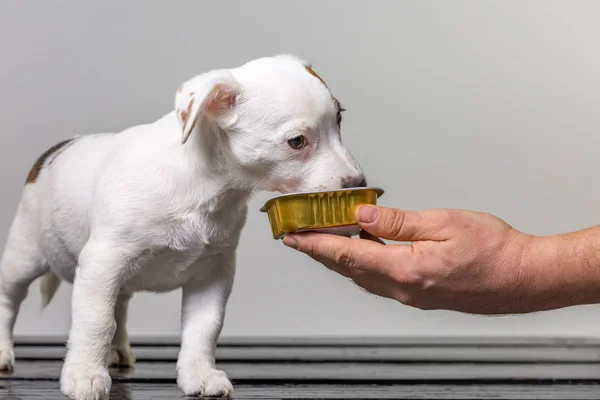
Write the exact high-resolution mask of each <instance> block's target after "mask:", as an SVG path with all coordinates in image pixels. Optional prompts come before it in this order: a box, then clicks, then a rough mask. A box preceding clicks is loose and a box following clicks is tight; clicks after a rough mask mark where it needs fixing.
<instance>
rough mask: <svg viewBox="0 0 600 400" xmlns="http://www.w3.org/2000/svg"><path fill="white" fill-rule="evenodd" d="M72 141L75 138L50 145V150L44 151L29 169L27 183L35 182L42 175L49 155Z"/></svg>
mask: <svg viewBox="0 0 600 400" xmlns="http://www.w3.org/2000/svg"><path fill="white" fill-rule="evenodd" d="M72 141H73V139H68V140H64V141H62V142H60V143H58V144H55V145H54V146H52V147H50V148H49V149H48V150H46V151H45V152H44V154H42V155H41V156H40V158H38V159H37V161H36V162H35V164H33V167H32V168H31V170H30V171H29V174H28V175H27V180H26V181H25V184H28V183H34V182H35V181H37V178H38V176H39V175H40V172H41V171H42V168H44V165H45V163H46V160H48V157H50V156H51V155H52V154H54V153H56V152H57V151H59V150H60V149H61V148H62V147H64V146H65V145H67V144H69V143H71V142H72Z"/></svg>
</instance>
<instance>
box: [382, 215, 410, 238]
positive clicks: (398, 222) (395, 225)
mask: <svg viewBox="0 0 600 400" xmlns="http://www.w3.org/2000/svg"><path fill="white" fill-rule="evenodd" d="M404 217H405V213H404V212H403V211H400V210H390V211H388V212H386V213H384V219H383V227H384V229H385V230H386V231H387V232H388V233H389V234H390V235H391V236H392V237H398V236H400V234H401V233H402V228H403V227H404Z"/></svg>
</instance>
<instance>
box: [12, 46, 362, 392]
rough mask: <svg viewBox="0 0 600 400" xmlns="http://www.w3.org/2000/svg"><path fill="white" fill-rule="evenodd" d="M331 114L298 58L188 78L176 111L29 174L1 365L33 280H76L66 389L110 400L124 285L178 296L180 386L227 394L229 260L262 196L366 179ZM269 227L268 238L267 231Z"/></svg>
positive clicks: (128, 292) (55, 157)
mask: <svg viewBox="0 0 600 400" xmlns="http://www.w3.org/2000/svg"><path fill="white" fill-rule="evenodd" d="M341 111H342V110H341V109H340V104H339V102H338V101H337V100H336V99H335V98H334V97H333V96H332V95H331V93H330V91H329V89H328V88H327V86H326V85H325V83H324V82H323V80H322V79H321V78H319V76H318V75H317V74H315V73H314V71H313V70H312V69H311V68H310V67H309V66H308V65H306V64H305V63H304V62H302V61H301V60H298V59H297V58H295V57H292V56H277V57H271V58H261V59H258V60H254V61H251V62H249V63H247V64H245V65H243V66H241V67H239V68H235V69H230V70H225V69H223V70H214V71H210V72H207V73H204V74H201V75H198V76H196V77H194V78H192V79H191V80H189V81H187V82H185V83H184V84H183V85H182V86H181V87H180V88H179V90H178V91H177V94H176V98H175V110H174V111H173V112H171V113H169V114H167V115H165V116H164V117H162V118H161V119H159V120H158V121H156V122H154V123H150V124H145V125H139V126H135V127H132V128H129V129H127V130H125V131H123V132H121V133H119V134H112V133H110V134H95V135H88V136H83V137H76V138H73V139H70V140H67V141H65V142H62V143H60V144H59V145H57V146H55V147H53V148H52V149H50V150H49V151H47V152H46V153H45V154H44V155H43V156H42V157H41V158H40V159H39V160H38V162H37V163H36V164H35V165H34V167H33V169H32V170H31V172H30V174H29V176H28V178H27V183H26V185H25V188H24V189H23V195H22V198H21V201H20V203H19V206H18V210H17V212H16V216H15V219H14V222H13V224H12V226H11V228H10V233H9V236H8V241H7V243H6V248H5V251H4V255H3V258H2V262H1V264H0V279H1V281H0V369H11V368H12V366H13V364H14V352H13V337H12V331H13V327H14V323H15V318H16V315H17V312H18V309H19V306H20V304H21V302H22V301H23V299H24V298H25V296H26V294H27V288H28V286H29V285H30V284H31V283H32V282H33V281H34V280H35V279H36V278H38V277H41V276H43V278H42V294H43V298H44V304H47V303H48V302H49V301H50V300H51V298H52V295H53V294H54V292H55V291H56V289H57V288H58V285H59V283H60V281H61V280H65V281H68V282H74V286H73V298H72V321H71V323H72V326H71V330H70V334H69V341H68V352H67V356H66V359H65V363H64V367H63V371H62V376H61V390H62V392H63V393H64V394H65V395H67V396H69V397H71V398H73V399H76V400H84V399H85V400H90V399H106V398H107V397H108V392H109V389H110V386H111V378H110V376H109V374H108V369H107V367H108V365H112V364H121V365H131V364H132V363H133V356H132V355H131V353H130V348H129V340H128V337H127V331H126V327H125V322H126V321H125V320H126V315H127V303H128V301H129V299H130V298H131V296H132V294H133V293H134V292H139V291H150V292H167V291H171V290H174V289H178V288H182V291H183V300H182V333H181V351H180V353H179V358H178V362H177V382H178V384H179V386H180V388H181V389H182V390H183V392H184V393H185V394H186V395H194V394H202V395H228V394H230V393H231V392H232V390H233V388H232V385H231V383H230V382H229V380H228V378H227V376H226V375H225V373H223V372H222V371H219V370H217V369H216V368H215V346H216V342H217V338H218V336H219V334H220V332H221V327H222V324H223V318H224V314H225V306H226V303H227V300H228V297H229V294H230V292H231V287H232V283H233V278H234V273H235V264H236V261H235V252H236V247H237V244H238V240H239V237H240V231H241V230H242V227H243V226H244V224H245V221H246V213H247V202H248V199H249V198H250V196H251V194H252V193H253V192H254V191H256V190H269V191H278V192H282V193H286V192H291V191H313V190H322V189H338V188H342V187H360V186H365V185H366V183H365V179H364V176H363V174H362V172H361V170H360V168H359V167H358V166H357V164H356V162H355V161H354V159H353V158H352V156H351V155H350V154H349V152H348V151H347V150H346V149H345V148H344V146H343V145H342V143H341V140H340V121H341ZM265 233H266V232H265Z"/></svg>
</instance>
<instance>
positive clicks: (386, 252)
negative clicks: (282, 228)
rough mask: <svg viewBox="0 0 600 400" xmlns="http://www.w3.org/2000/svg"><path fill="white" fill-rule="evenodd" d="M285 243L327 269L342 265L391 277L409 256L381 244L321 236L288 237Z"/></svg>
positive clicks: (314, 234)
mask: <svg viewBox="0 0 600 400" xmlns="http://www.w3.org/2000/svg"><path fill="white" fill-rule="evenodd" d="M283 243H284V244H285V245H286V246H288V247H292V248H294V249H296V250H298V251H301V252H303V253H305V254H307V255H309V256H310V257H312V258H313V259H315V260H317V261H319V262H320V263H322V264H325V265H327V266H331V265H338V266H341V267H347V268H356V269H360V270H365V271H370V272H374V273H379V274H382V275H387V276H392V275H394V265H398V262H402V260H401V258H402V257H403V256H405V257H406V256H408V254H405V252H398V251H395V250H396V249H394V248H392V247H390V246H385V245H382V244H381V243H379V242H374V241H371V240H356V239H350V238H346V237H341V236H335V235H327V234H319V233H303V234H294V235H288V236H286V237H285V238H284V240H283ZM330 268H331V267H330ZM332 269H334V268H332Z"/></svg>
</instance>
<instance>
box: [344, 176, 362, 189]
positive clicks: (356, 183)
mask: <svg viewBox="0 0 600 400" xmlns="http://www.w3.org/2000/svg"><path fill="white" fill-rule="evenodd" d="M366 186H367V180H366V179H365V177H364V175H359V176H347V177H345V178H342V188H343V189H350V188H358V187H366Z"/></svg>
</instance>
